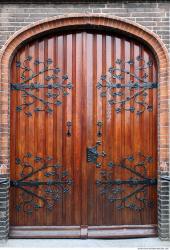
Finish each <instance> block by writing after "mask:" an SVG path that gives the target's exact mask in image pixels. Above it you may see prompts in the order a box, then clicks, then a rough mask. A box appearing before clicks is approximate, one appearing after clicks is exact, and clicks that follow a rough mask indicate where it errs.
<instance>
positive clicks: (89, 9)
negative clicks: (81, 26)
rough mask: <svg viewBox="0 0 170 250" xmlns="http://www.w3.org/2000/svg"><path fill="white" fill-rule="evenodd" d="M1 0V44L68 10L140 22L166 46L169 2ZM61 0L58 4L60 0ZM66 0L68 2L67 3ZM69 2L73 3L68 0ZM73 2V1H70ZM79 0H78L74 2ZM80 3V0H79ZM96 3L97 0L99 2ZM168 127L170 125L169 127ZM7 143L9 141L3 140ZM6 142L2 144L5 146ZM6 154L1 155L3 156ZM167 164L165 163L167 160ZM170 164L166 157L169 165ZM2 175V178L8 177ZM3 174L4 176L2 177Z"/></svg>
mask: <svg viewBox="0 0 170 250" xmlns="http://www.w3.org/2000/svg"><path fill="white" fill-rule="evenodd" d="M24 2H25V1H17V0H16V1H12V0H11V1H10V0H8V1H4V0H1V1H0V47H1V48H2V46H3V45H4V44H5V42H6V40H7V39H8V38H9V37H10V36H11V35H12V34H14V33H15V32H16V31H17V30H19V29H20V28H22V27H24V26H26V25H28V24H31V23H33V22H35V21H38V20H41V19H44V18H47V17H52V16H59V15H63V14H69V13H72V14H73V13H78V14H83V13H97V14H102V13H103V14H108V15H112V16H115V15H116V16H119V17H123V18H125V19H128V20H132V21H134V22H137V23H139V24H141V25H143V26H145V27H147V28H148V29H150V30H152V31H154V32H155V33H157V34H158V35H159V36H160V38H161V40H162V41H163V42H164V44H165V45H166V47H167V48H168V49H169V48H170V40H169V11H170V2H169V1H150V2H148V1H74V3H73V1H67V2H66V1H62V2H63V3H62V4H61V3H59V2H61V1H59V2H58V1H57V0H54V1H52V0H51V1H43V0H41V1H40V0H35V2H36V4H35V3H34V1H33V0H32V1H27V3H26V4H25V3H24ZM57 2H58V3H57ZM64 2H65V3H64ZM69 2H70V3H69ZM71 2H72V3H71ZM75 2H78V3H75ZM80 2H81V3H80ZM96 2H97V3H96ZM166 128H167V127H166ZM7 132H8V128H7V127H4V128H3V127H1V128H0V136H1V135H3V134H4V133H7ZM4 143H6V142H4ZM2 147H3V145H1V149H2ZM3 157H5V155H1V158H0V159H2V158H3ZM164 164H165V163H164ZM168 164H169V162H168V159H167V165H168ZM167 169H168V168H167V166H162V168H160V170H159V175H160V176H161V175H168V174H169V173H168V171H167ZM7 176H8V175H3V176H2V177H7ZM0 177H1V176H0ZM158 184H159V185H158V187H159V189H158V195H159V202H158V212H159V225H158V230H159V235H160V238H162V239H165V240H166V239H168V238H170V232H169V184H168V183H167V182H166V181H159V183H158ZM7 186H8V184H2V185H1V184H0V239H2V238H5V237H6V236H7V233H8V192H7V191H6V189H7Z"/></svg>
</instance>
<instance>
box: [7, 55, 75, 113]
mask: <svg viewBox="0 0 170 250" xmlns="http://www.w3.org/2000/svg"><path fill="white" fill-rule="evenodd" d="M30 61H32V57H31V56H28V57H27V58H26V59H25V60H24V62H23V63H21V62H20V61H17V62H16V67H17V68H19V69H20V71H21V80H22V82H21V83H11V90H12V91H14V90H16V91H21V92H22V97H23V103H22V104H20V105H18V106H17V107H16V110H17V111H18V112H21V111H24V113H25V114H26V115H27V116H28V117H30V116H32V113H33V112H40V111H45V112H46V113H52V112H53V106H60V105H61V104H62V100H61V96H63V97H64V96H67V95H68V94H69V90H70V89H72V87H73V85H72V83H71V82H69V81H68V75H67V74H65V75H59V73H60V72H61V70H60V69H59V68H52V67H50V65H51V64H52V60H51V59H50V58H48V59H47V60H46V61H45V62H41V61H39V60H38V59H36V60H34V65H36V66H37V71H36V72H34V71H33V70H32V69H31V67H29V66H28V65H29V62H30ZM42 74H44V80H45V82H46V83H38V82H35V81H36V79H37V77H38V76H40V75H42ZM32 80H34V82H31V83H30V81H32ZM40 89H46V90H47V91H46V93H45V98H44V97H42V95H41V93H39V90H40ZM59 97H60V98H59ZM37 105H38V106H37ZM35 106H36V107H35Z"/></svg>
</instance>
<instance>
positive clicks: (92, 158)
mask: <svg viewBox="0 0 170 250" xmlns="http://www.w3.org/2000/svg"><path fill="white" fill-rule="evenodd" d="M99 145H101V142H100V141H97V142H96V145H95V146H93V147H88V148H87V162H91V163H95V164H96V167H98V168H99V167H100V166H101V163H100V162H97V159H98V157H100V156H101V157H105V156H106V153H105V152H104V151H102V152H98V146H99Z"/></svg>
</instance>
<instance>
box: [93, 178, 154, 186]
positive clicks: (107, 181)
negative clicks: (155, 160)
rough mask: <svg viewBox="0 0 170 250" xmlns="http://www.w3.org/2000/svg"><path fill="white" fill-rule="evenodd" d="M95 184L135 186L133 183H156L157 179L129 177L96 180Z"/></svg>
mask: <svg viewBox="0 0 170 250" xmlns="http://www.w3.org/2000/svg"><path fill="white" fill-rule="evenodd" d="M96 184H97V185H100V184H107V185H122V184H128V185H130V186H135V185H139V184H141V185H148V186H152V185H157V179H144V180H138V179H129V180H106V181H103V180H101V181H100V180H97V181H96Z"/></svg>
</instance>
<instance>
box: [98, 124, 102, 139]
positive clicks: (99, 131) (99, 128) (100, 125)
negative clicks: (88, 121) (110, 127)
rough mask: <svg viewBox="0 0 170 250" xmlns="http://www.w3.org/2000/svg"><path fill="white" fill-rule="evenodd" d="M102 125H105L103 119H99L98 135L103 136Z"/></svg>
mask: <svg viewBox="0 0 170 250" xmlns="http://www.w3.org/2000/svg"><path fill="white" fill-rule="evenodd" d="M102 126H103V122H102V121H98V122H97V127H98V131H97V136H98V137H101V136H102V131H101V130H102Z"/></svg>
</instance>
